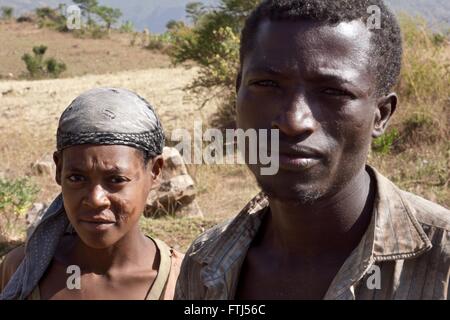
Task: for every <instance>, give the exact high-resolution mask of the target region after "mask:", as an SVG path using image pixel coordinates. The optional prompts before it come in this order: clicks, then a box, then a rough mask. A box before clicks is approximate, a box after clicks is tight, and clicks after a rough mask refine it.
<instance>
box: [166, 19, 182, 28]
mask: <svg viewBox="0 0 450 320" xmlns="http://www.w3.org/2000/svg"><path fill="white" fill-rule="evenodd" d="M184 26H185V24H184V22H183V21H177V20H170V21H169V22H167V24H166V29H167V30H175V29H177V28H183V27H184Z"/></svg>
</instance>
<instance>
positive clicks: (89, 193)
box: [54, 145, 162, 249]
mask: <svg viewBox="0 0 450 320" xmlns="http://www.w3.org/2000/svg"><path fill="white" fill-rule="evenodd" d="M54 158H55V163H56V164H57V177H56V180H57V182H58V183H59V184H60V185H61V188H62V195H63V199H64V208H65V210H66V213H67V217H68V218H69V220H70V222H71V224H72V225H73V227H74V228H75V230H76V232H77V234H78V235H79V237H80V238H81V240H82V241H83V242H84V243H85V244H86V245H87V246H89V247H92V248H97V249H103V248H107V247H110V246H112V245H113V244H115V243H116V242H118V241H119V240H121V239H122V238H123V237H124V236H125V235H126V234H128V233H129V232H130V230H132V229H133V228H138V221H139V218H140V216H141V213H142V212H143V211H144V206H145V203H146V200H147V196H148V194H149V192H150V189H151V187H152V185H153V183H154V181H155V177H156V176H157V175H158V174H159V171H160V168H161V166H162V160H161V158H160V157H159V158H155V159H156V160H155V159H154V160H153V162H152V161H150V163H149V164H148V166H147V167H144V163H143V155H142V154H141V152H140V151H139V150H137V149H135V148H132V147H127V146H121V145H111V146H109V145H95V146H94V145H79V146H73V147H70V148H67V149H65V150H64V151H63V152H62V154H61V153H55V156H54Z"/></svg>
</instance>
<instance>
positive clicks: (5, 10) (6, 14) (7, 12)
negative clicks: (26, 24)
mask: <svg viewBox="0 0 450 320" xmlns="http://www.w3.org/2000/svg"><path fill="white" fill-rule="evenodd" d="M0 10H1V12H2V20H10V19H12V17H13V13H14V9H13V8H11V7H1V8H0Z"/></svg>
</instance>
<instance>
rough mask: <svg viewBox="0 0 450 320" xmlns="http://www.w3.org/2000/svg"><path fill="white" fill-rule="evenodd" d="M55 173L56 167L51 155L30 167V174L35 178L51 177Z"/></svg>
mask: <svg viewBox="0 0 450 320" xmlns="http://www.w3.org/2000/svg"><path fill="white" fill-rule="evenodd" d="M55 171H56V165H55V163H54V162H53V156H51V155H45V156H43V157H42V158H41V159H40V160H38V161H36V162H35V163H33V164H32V165H31V172H32V174H33V175H35V176H53V175H55Z"/></svg>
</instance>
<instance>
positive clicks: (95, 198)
mask: <svg viewBox="0 0 450 320" xmlns="http://www.w3.org/2000/svg"><path fill="white" fill-rule="evenodd" d="M84 203H85V204H86V205H87V206H89V207H91V208H93V209H99V208H108V207H109V206H110V205H111V202H110V201H109V198H108V192H107V191H106V190H105V189H103V188H102V186H101V185H99V184H97V185H95V186H94V187H93V188H92V189H91V190H90V192H89V194H88V195H87V197H86V198H85V200H84Z"/></svg>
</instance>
